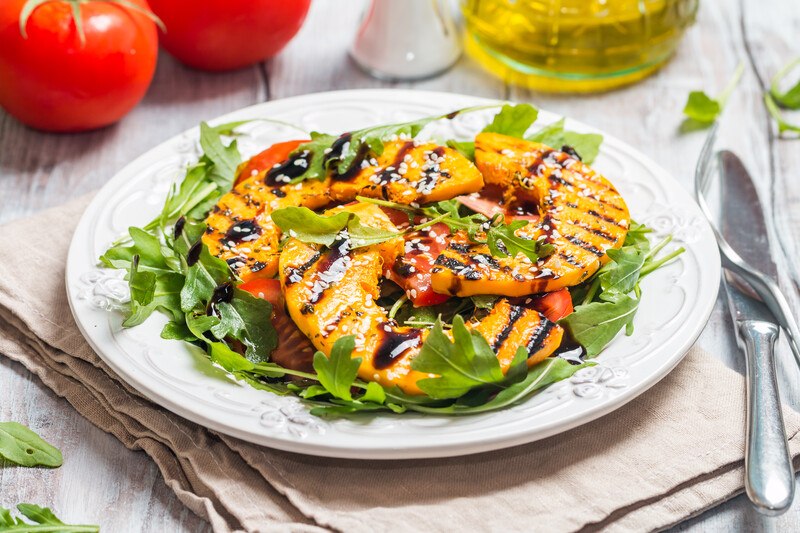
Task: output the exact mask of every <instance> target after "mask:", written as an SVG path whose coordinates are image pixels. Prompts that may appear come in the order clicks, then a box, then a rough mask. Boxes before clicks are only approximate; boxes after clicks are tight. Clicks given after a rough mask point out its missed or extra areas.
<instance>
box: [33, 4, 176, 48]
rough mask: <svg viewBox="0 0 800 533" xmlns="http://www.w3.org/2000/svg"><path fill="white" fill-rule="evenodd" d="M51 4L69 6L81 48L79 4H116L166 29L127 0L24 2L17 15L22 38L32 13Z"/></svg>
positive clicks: (151, 14) (83, 43)
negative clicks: (60, 3) (58, 3)
mask: <svg viewBox="0 0 800 533" xmlns="http://www.w3.org/2000/svg"><path fill="white" fill-rule="evenodd" d="M52 2H64V3H67V4H69V7H70V10H71V11H72V20H73V21H74V22H75V31H76V32H77V33H78V39H79V40H80V42H81V47H84V46H86V32H85V31H84V30H83V17H82V16H81V4H86V3H89V2H105V3H107V4H117V5H119V6H120V7H122V8H125V9H129V10H131V11H134V12H136V13H139V14H141V15H144V16H146V17H147V18H149V19H150V20H152V21H153V22H154V23H155V24H156V25H157V26H158V27H159V29H160V30H161V31H163V32H166V31H167V28H166V27H165V26H164V23H163V22H162V21H161V19H160V18H158V17H157V16H156V14H155V13H153V12H152V11H150V10H149V9H146V8H144V7H142V6H140V5H138V4H136V3H134V2H131V1H129V0H28V1H27V2H25V5H23V6H22V11H20V13H19V32H20V33H21V34H22V37H23V38H25V39H27V38H28V30H27V26H28V20H29V19H30V18H31V15H33V12H34V11H36V10H37V9H38V8H39V7H40V6H43V5H45V4H50V3H52Z"/></svg>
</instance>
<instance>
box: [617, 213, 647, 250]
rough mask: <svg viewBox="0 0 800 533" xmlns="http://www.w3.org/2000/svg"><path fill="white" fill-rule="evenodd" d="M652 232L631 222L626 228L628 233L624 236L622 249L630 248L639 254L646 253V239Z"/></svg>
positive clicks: (641, 225)
mask: <svg viewBox="0 0 800 533" xmlns="http://www.w3.org/2000/svg"><path fill="white" fill-rule="evenodd" d="M652 231H653V230H651V229H650V228H648V227H647V226H645V225H644V224H639V223H638V222H634V221H633V220H631V221H630V225H629V226H628V233H627V234H626V235H625V242H624V243H623V247H628V246H632V247H634V248H636V249H637V250H639V251H640V252H644V253H648V252H649V251H650V240H649V239H648V238H647V235H649V234H650V233H652Z"/></svg>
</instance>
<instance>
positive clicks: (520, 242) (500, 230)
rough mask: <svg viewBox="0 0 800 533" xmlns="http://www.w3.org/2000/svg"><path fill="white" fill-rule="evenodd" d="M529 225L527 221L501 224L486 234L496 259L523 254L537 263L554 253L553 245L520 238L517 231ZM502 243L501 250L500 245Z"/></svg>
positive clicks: (491, 228)
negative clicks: (541, 258)
mask: <svg viewBox="0 0 800 533" xmlns="http://www.w3.org/2000/svg"><path fill="white" fill-rule="evenodd" d="M527 225H528V221H526V220H515V221H513V222H510V223H509V224H499V225H496V226H492V227H490V228H489V229H488V231H487V232H486V241H487V245H488V246H489V250H490V251H491V252H492V255H493V256H495V257H507V256H511V257H516V256H517V254H519V253H522V254H523V255H525V256H526V257H528V258H529V259H530V260H531V261H537V260H538V259H539V258H540V257H545V256H547V255H549V254H550V253H552V252H553V250H554V248H553V246H552V245H548V244H547V243H542V242H539V241H537V240H535V239H528V238H526V237H518V236H517V234H516V231H517V230H518V229H520V228H524V227H525V226H527ZM499 242H502V244H503V247H502V248H501V247H500V246H499V245H498V243H499Z"/></svg>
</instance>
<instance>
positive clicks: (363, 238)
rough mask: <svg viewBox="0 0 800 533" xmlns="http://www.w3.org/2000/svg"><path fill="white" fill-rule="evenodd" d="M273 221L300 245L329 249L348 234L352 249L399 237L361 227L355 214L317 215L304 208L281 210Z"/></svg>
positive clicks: (394, 233) (274, 212)
mask: <svg viewBox="0 0 800 533" xmlns="http://www.w3.org/2000/svg"><path fill="white" fill-rule="evenodd" d="M271 216H272V221H273V222H275V224H276V225H277V226H278V227H279V228H281V230H282V231H283V232H285V233H287V234H288V235H289V236H291V237H295V238H296V239H299V240H301V241H303V242H309V243H316V244H322V245H324V246H328V247H330V246H331V245H333V243H334V242H336V240H338V239H341V238H342V232H343V231H345V230H346V231H347V236H348V237H349V243H350V247H351V248H360V247H362V246H370V245H372V244H378V243H381V242H385V241H388V240H391V239H394V238H396V237H399V236H400V234H399V233H396V232H393V231H387V230H383V229H380V228H373V227H370V226H364V225H363V224H361V220H360V219H359V217H358V215H356V214H355V213H351V212H349V211H341V212H339V213H336V214H334V215H327V216H326V215H318V214H316V213H315V212H314V211H312V210H310V209H308V208H307V207H284V208H283V209H278V210H276V211H273V212H272V215H271Z"/></svg>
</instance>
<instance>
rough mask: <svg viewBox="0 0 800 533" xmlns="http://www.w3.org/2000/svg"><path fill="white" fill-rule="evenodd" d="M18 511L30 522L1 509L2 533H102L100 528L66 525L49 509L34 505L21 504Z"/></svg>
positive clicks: (0, 526) (0, 525)
mask: <svg viewBox="0 0 800 533" xmlns="http://www.w3.org/2000/svg"><path fill="white" fill-rule="evenodd" d="M17 510H18V511H19V513H20V514H21V515H22V516H24V517H25V518H27V519H28V520H30V522H26V521H24V520H23V519H22V518H14V517H13V516H12V515H11V511H10V510H9V509H6V508H4V507H0V531H10V532H17V533H34V532H36V533H98V532H99V531H100V527H99V526H91V525H71V524H65V523H64V522H62V521H61V520H60V519H59V518H58V517H57V516H56V515H55V514H54V513H53V511H51V510H50V509H48V508H47V507H39V506H38V505H34V504H32V503H20V504H19V505H17Z"/></svg>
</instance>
